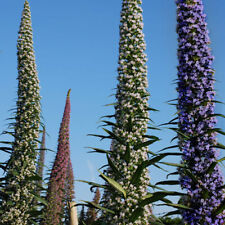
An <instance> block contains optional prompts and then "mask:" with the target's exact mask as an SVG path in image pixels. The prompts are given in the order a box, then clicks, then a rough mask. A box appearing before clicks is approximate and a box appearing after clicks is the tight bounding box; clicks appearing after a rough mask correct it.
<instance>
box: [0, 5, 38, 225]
mask: <svg viewBox="0 0 225 225" xmlns="http://www.w3.org/2000/svg"><path fill="white" fill-rule="evenodd" d="M17 57H18V78H17V79H18V91H17V94H18V99H17V109H16V116H15V124H14V136H15V139H14V142H13V146H12V147H13V152H12V155H11V157H10V160H9V162H8V167H7V171H6V186H5V187H4V192H5V193H7V195H8V197H7V198H6V199H5V200H3V202H2V209H3V213H2V215H0V224H10V225H18V224H20V225H26V224H28V220H29V216H30V214H29V211H30V210H31V205H32V202H33V194H32V192H33V191H34V190H35V181H34V180H33V179H32V177H33V176H34V174H35V170H36V166H35V160H36V149H37V143H38V142H37V138H38V134H39V123H40V95H39V80H38V75H37V70H36V64H35V56H34V50H33V34H32V26H31V13H30V7H29V4H28V2H27V1H25V4H24V9H23V13H22V19H21V24H20V29H19V35H18V44H17Z"/></svg>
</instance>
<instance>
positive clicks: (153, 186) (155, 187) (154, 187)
mask: <svg viewBox="0 0 225 225" xmlns="http://www.w3.org/2000/svg"><path fill="white" fill-rule="evenodd" d="M148 186H149V187H151V188H152V189H158V190H161V191H166V190H165V189H164V188H161V187H158V186H156V185H153V184H149V185H148Z"/></svg>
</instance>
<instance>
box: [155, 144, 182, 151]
mask: <svg viewBox="0 0 225 225" xmlns="http://www.w3.org/2000/svg"><path fill="white" fill-rule="evenodd" d="M178 147H179V145H172V146H169V147H166V148H163V149H161V150H160V151H159V152H162V151H165V150H167V149H172V148H178Z"/></svg>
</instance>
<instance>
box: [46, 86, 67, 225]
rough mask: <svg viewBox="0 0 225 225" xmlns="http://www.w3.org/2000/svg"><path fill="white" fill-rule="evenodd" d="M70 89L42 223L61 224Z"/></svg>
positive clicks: (65, 176)
mask: <svg viewBox="0 0 225 225" xmlns="http://www.w3.org/2000/svg"><path fill="white" fill-rule="evenodd" d="M69 95H70V90H69V91H68V94H67V99H66V105H65V110H64V114H63V119H62V122H61V125H60V130H59V139H58V149H57V154H56V158H55V161H54V165H53V167H52V171H51V175H50V180H49V186H48V193H47V201H48V206H47V209H46V214H45V221H44V225H52V224H61V222H62V215H63V208H64V199H65V187H66V180H67V177H68V176H67V174H68V167H69V166H68V165H69V162H70V143H69V125H70V97H69Z"/></svg>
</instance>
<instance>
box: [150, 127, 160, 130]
mask: <svg viewBox="0 0 225 225" xmlns="http://www.w3.org/2000/svg"><path fill="white" fill-rule="evenodd" d="M148 129H150V130H160V128H157V127H153V126H149V127H148Z"/></svg>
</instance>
